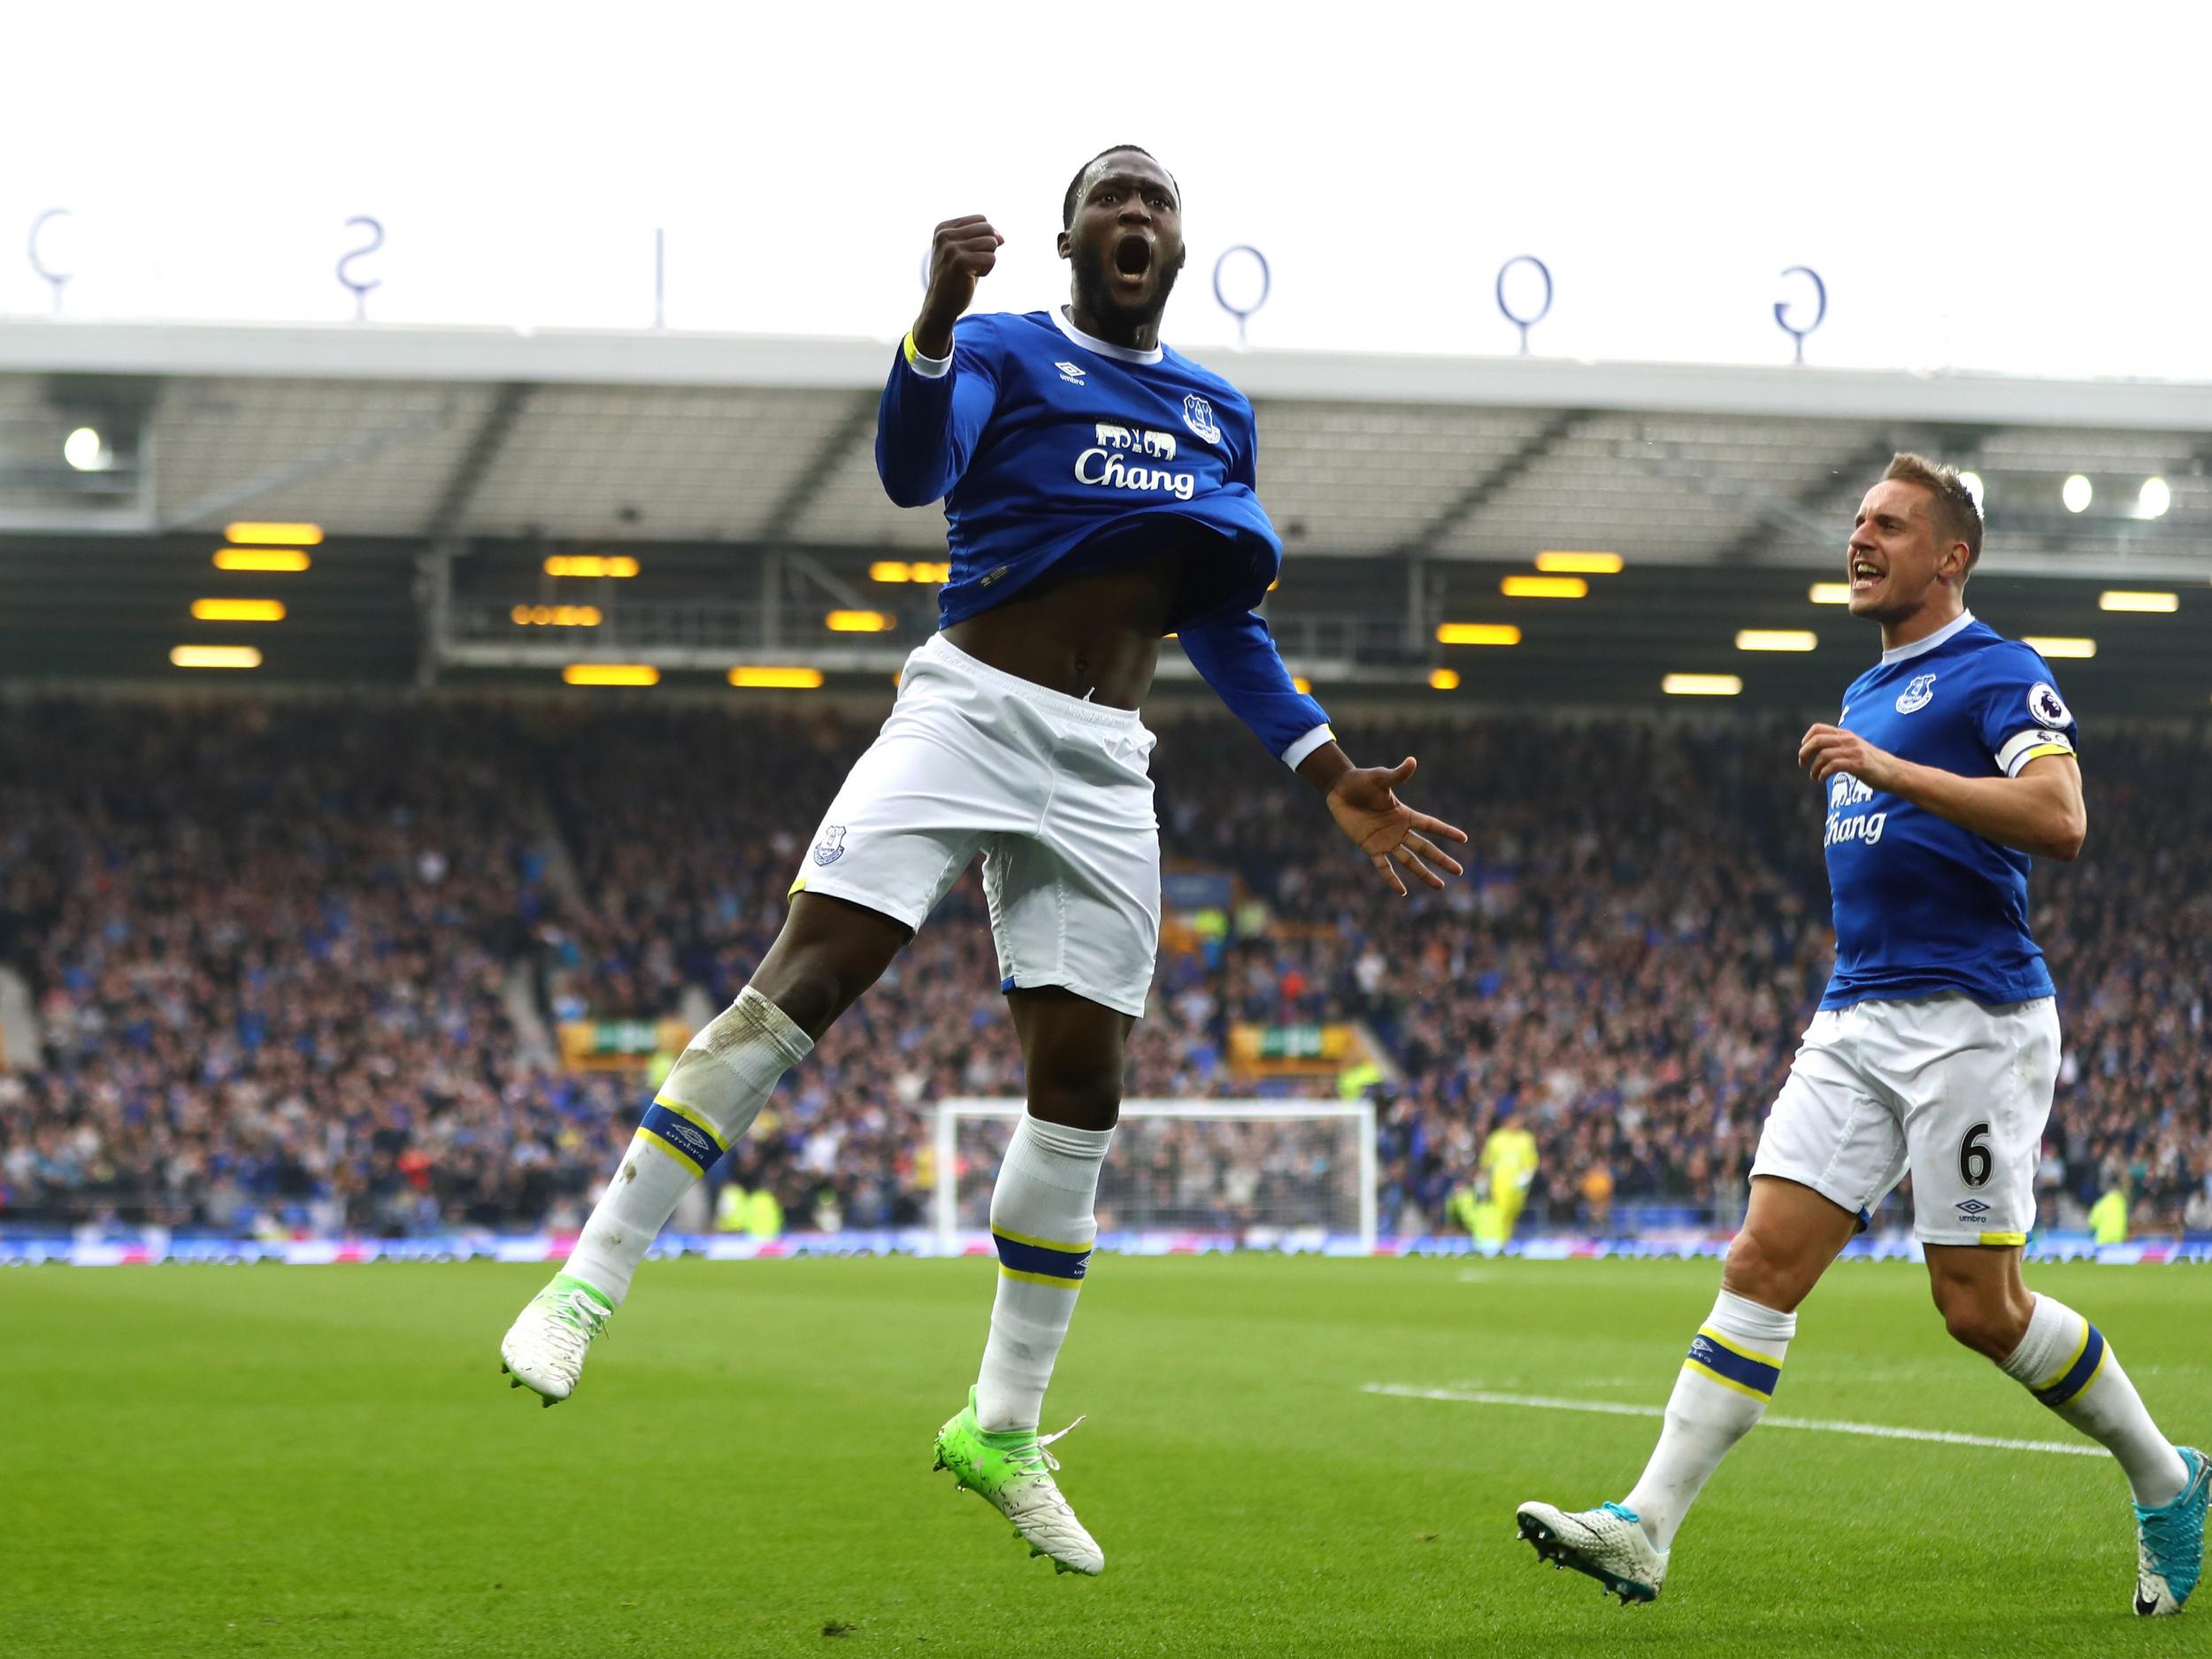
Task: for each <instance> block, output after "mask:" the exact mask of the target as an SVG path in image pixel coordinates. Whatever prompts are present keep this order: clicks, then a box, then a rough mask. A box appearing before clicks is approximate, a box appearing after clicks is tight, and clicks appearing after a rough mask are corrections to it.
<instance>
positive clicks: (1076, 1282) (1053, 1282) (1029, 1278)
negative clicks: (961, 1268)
mask: <svg viewBox="0 0 2212 1659" xmlns="http://www.w3.org/2000/svg"><path fill="white" fill-rule="evenodd" d="M998 1271H1000V1272H1001V1273H1003V1274H1004V1275H1005V1276H1006V1277H1007V1278H1009V1279H1019V1280H1021V1282H1022V1283H1023V1284H1025V1285H1049V1286H1052V1287H1053V1289H1055V1290H1080V1289H1082V1288H1083V1281H1082V1280H1081V1279H1056V1278H1055V1277H1054V1276H1053V1275H1051V1274H1050V1273H1025V1272H1023V1271H1021V1270H1020V1269H1019V1268H1016V1267H1009V1266H1007V1265H1006V1263H1003V1262H1001V1263H999V1269H998Z"/></svg>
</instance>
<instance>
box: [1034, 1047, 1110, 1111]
mask: <svg viewBox="0 0 2212 1659" xmlns="http://www.w3.org/2000/svg"><path fill="white" fill-rule="evenodd" d="M1121 1071H1122V1063H1121V1056H1119V1055H1118V1054H1116V1055H1113V1056H1068V1057H1064V1058H1058V1059H1055V1060H1053V1061H1050V1062H1048V1063H1046V1064H1040V1065H1035V1066H1033V1068H1032V1069H1031V1071H1030V1077H1029V1113H1030V1116H1031V1117H1033V1118H1043V1119H1044V1120H1045V1121H1046V1122H1047V1123H1054V1124H1064V1125H1067V1126H1068V1127H1070V1128H1071V1129H1111V1128H1112V1127H1113V1126H1114V1125H1115V1124H1116V1123H1117V1122H1118V1120H1119V1119H1120V1117H1121Z"/></svg>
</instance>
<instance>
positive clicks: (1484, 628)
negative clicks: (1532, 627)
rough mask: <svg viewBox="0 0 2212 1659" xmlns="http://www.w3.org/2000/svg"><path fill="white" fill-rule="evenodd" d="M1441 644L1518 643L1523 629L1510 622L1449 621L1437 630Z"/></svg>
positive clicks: (1437, 640)
mask: <svg viewBox="0 0 2212 1659" xmlns="http://www.w3.org/2000/svg"><path fill="white" fill-rule="evenodd" d="M1436 642H1437V643H1438V644H1439V645H1518V644H1519V643H1520V642H1521V631H1520V629H1518V628H1517V627H1515V626H1513V625H1512V624H1511V623H1509V622H1447V623H1444V624H1442V625H1441V626H1439V627H1438V629H1437V630H1436Z"/></svg>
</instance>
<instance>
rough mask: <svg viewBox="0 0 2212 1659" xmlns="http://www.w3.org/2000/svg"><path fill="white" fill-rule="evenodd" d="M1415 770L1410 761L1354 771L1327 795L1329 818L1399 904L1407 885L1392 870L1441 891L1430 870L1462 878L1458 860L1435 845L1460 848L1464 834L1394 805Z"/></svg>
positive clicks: (1439, 878)
mask: <svg viewBox="0 0 2212 1659" xmlns="http://www.w3.org/2000/svg"><path fill="white" fill-rule="evenodd" d="M1416 764H1417V763H1416V762H1415V760H1414V758H1413V757H1412V756H1410V755H1409V756H1407V757H1405V758H1404V759H1403V760H1402V761H1400V762H1399V763H1398V764H1396V765H1394V766H1355V767H1353V768H1352V769H1351V770H1350V771H1349V772H1346V773H1344V775H1343V776H1341V777H1340V778H1339V779H1338V780H1336V782H1335V783H1334V784H1333V785H1332V786H1331V787H1330V789H1329V815H1330V816H1331V817H1332V818H1335V819H1336V826H1337V827H1338V828H1339V829H1340V830H1342V831H1343V832H1344V833H1345V834H1346V835H1347V836H1348V838H1349V839H1350V840H1351V841H1352V844H1353V845H1354V846H1356V847H1357V848H1358V849H1360V851H1362V852H1363V853H1365V854H1366V855H1367V857H1368V860H1369V862H1370V863H1371V864H1373V865H1374V866H1375V868H1376V869H1378V870H1379V871H1381V872H1382V873H1383V879H1385V880H1386V881H1388V882H1389V883H1390V885H1391V886H1392V887H1395V888H1397V890H1398V896H1399V897H1400V898H1403V897H1404V896H1405V893H1406V884H1405V882H1404V880H1403V879H1402V878H1401V877H1400V876H1399V874H1398V872H1397V869H1396V868H1395V867H1394V866H1396V865H1400V864H1402V865H1404V866H1405V868H1407V869H1408V870H1410V871H1411V872H1413V873H1414V875H1415V876H1416V877H1417V879H1419V880H1420V881H1421V882H1422V883H1423V885H1425V886H1426V887H1442V886H1443V885H1444V878H1443V877H1442V876H1441V875H1439V874H1438V873H1437V872H1436V871H1435V870H1432V869H1431V868H1430V867H1429V866H1430V865H1431V864H1435V865H1438V866H1440V868H1441V869H1443V870H1445V871H1448V872H1450V873H1451V874H1453V875H1455V876H1456V875H1462V874H1464V873H1465V872H1463V870H1462V868H1461V866H1460V863H1459V860H1458V859H1456V858H1455V857H1453V856H1451V855H1450V854H1449V853H1448V852H1445V851H1444V850H1443V849H1441V848H1440V847H1438V845H1437V842H1439V841H1460V842H1464V841H1466V839H1467V832H1466V831H1465V830H1463V829H1460V828H1458V827H1457V826H1454V825H1450V824H1447V823H1445V822H1444V820H1443V819H1441V818H1431V817H1430V816H1429V815H1428V814H1427V813H1425V812H1416V811H1415V810H1413V809H1412V808H1411V807H1409V806H1408V805H1407V804H1406V803H1404V802H1402V801H1401V800H1400V799H1398V796H1397V787H1398V786H1399V785H1400V784H1402V783H1403V782H1404V781H1405V780H1407V779H1409V778H1410V777H1412V776H1413V772H1414V768H1415V765H1416Z"/></svg>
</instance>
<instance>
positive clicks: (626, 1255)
mask: <svg viewBox="0 0 2212 1659" xmlns="http://www.w3.org/2000/svg"><path fill="white" fill-rule="evenodd" d="M813 1050H814V1043H813V1041H812V1040H811V1039H810V1038H809V1037H808V1036H807V1034H806V1033H804V1032H803V1031H801V1030H800V1029H799V1028H798V1027H797V1026H796V1025H793V1024H792V1023H791V1021H790V1020H789V1019H788V1018H786V1017H785V1014H784V1011H783V1010H781V1009H780V1008H778V1007H777V1006H776V1005H775V1004H774V1003H773V1002H770V1001H769V1000H768V999H767V998H766V997H764V996H763V995H761V994H760V993H759V992H758V991H756V990H755V989H753V987H751V986H747V987H745V988H744V990H743V991H741V992H740V993H739V994H738V998H737V1001H736V1002H733V1003H731V1004H730V1005H729V1007H728V1008H726V1009H725V1010H723V1011H722V1012H721V1013H719V1014H718V1015H716V1016H715V1018H713V1019H711V1020H710V1021H709V1022H708V1023H707V1025H704V1026H703V1028H702V1029H701V1030H700V1032H699V1034H698V1035H697V1036H695V1037H694V1038H693V1039H692V1040H691V1042H690V1044H689V1046H688V1047H687V1048H685V1049H684V1051H683V1053H682V1054H681V1055H680V1056H677V1059H676V1064H675V1065H674V1066H673V1067H672V1069H671V1070H670V1071H669V1073H668V1080H667V1081H666V1082H664V1083H663V1084H662V1085H661V1086H660V1089H659V1092H658V1093H657V1094H655V1095H654V1096H653V1103H652V1104H651V1105H650V1106H648V1107H647V1108H646V1109H645V1118H644V1121H643V1122H641V1124H640V1125H638V1132H637V1133H636V1135H635V1136H634V1137H633V1139H632V1140H631V1141H630V1149H629V1150H628V1151H627V1152H626V1153H624V1154H623V1155H622V1164H621V1166H620V1167H619V1168H618V1169H617V1170H616V1171H615V1173H614V1179H612V1180H611V1181H609V1182H608V1183H607V1190H606V1193H605V1194H604V1195H603V1197H602V1198H601V1199H600V1200H599V1203H598V1207H597V1208H595V1210H593V1211H592V1212H591V1218H590V1219H589V1220H588V1221H587V1222H585V1223H584V1230H583V1232H582V1233H581V1234H580V1235H579V1236H578V1238H577V1240H576V1248H575V1250H574V1251H573V1252H572V1254H571V1255H570V1256H569V1258H568V1265H567V1266H566V1267H565V1268H564V1269H563V1270H562V1271H564V1272H565V1273H567V1274H568V1275H569V1276H570V1277H571V1278H573V1279H582V1280H583V1281H584V1283H586V1284H587V1285H589V1286H591V1287H592V1288H593V1289H594V1290H596V1291H598V1292H600V1293H601V1294H603V1295H604V1296H605V1297H606V1298H607V1300H608V1301H609V1302H613V1303H614V1304H615V1305H616V1306H617V1307H619V1306H621V1304H622V1299H623V1298H624V1297H625V1296H626V1295H628V1294H629V1292H630V1278H631V1275H632V1274H634V1273H635V1272H636V1271H637V1264H638V1263H640V1262H641V1261H643V1260H644V1259H645V1252H646V1250H647V1249H648V1248H649V1247H650V1246H651V1244H652V1242H653V1240H655V1239H656V1238H657V1237H658V1236H659V1234H660V1230H661V1229H662V1228H663V1227H664V1226H666V1225H668V1218H669V1217H671V1216H672V1215H674V1214H675V1213H676V1205H677V1203H678V1202H679V1201H680V1199H681V1198H682V1197H683V1195H684V1194H686V1193H687V1192H689V1191H690V1190H691V1187H692V1185H693V1183H694V1182H695V1181H697V1180H698V1179H699V1178H700V1177H701V1176H703V1175H704V1174H705V1173H706V1172H707V1171H708V1170H709V1169H710V1168H712V1167H713V1165H714V1163H715V1161H716V1160H717V1159H718V1158H719V1157H720V1156H722V1155H723V1154H724V1153H725V1152H727V1151H728V1150H729V1149H730V1148H731V1147H732V1146H733V1145H735V1144H736V1142H737V1139H738V1137H739V1136H740V1135H742V1134H743V1133H745V1132H746V1130H748V1129H749V1128H751V1127H752V1124H753V1119H754V1118H757V1117H758V1116H759V1115H760V1109H761V1106H762V1104H763V1103H764V1102H766V1100H767V1099H768V1094H769V1091H770V1090H772V1089H773V1088H774V1087H776V1079H778V1078H780V1077H781V1076H782V1075H783V1074H784V1072H785V1071H788V1070H789V1069H790V1068H791V1067H792V1066H795V1065H796V1064H798V1063H799V1062H800V1061H802V1060H803V1059H805V1058H806V1057H807V1056H808V1055H809V1054H810V1053H812V1052H813Z"/></svg>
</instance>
